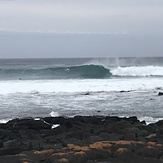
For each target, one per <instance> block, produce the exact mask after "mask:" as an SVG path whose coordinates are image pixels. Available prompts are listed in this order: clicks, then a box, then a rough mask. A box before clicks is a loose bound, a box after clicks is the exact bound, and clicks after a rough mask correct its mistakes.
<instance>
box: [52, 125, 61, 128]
mask: <svg viewBox="0 0 163 163" xmlns="http://www.w3.org/2000/svg"><path fill="white" fill-rule="evenodd" d="M59 126H60V124H55V125H52V129H53V128H57V127H59Z"/></svg>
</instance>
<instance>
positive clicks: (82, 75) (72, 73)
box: [0, 65, 111, 80]
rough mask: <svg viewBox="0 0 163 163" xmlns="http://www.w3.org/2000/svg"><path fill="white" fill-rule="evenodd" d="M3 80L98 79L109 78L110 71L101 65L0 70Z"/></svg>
mask: <svg viewBox="0 0 163 163" xmlns="http://www.w3.org/2000/svg"><path fill="white" fill-rule="evenodd" d="M0 76H1V78H3V79H10V78H11V79H23V80H28V79H29V80H34V79H87V78H88V79H96V78H97V79H98V78H108V77H110V76H111V73H110V70H109V69H107V68H105V67H104V66H101V65H79V66H68V67H66V66H65V67H47V68H37V69H36V68H34V69H32V68H23V69H22V68H21V69H0Z"/></svg>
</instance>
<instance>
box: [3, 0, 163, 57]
mask: <svg viewBox="0 0 163 163" xmlns="http://www.w3.org/2000/svg"><path fill="white" fill-rule="evenodd" d="M162 47H163V0H0V57H1V58H15V57H17V58H24V57H25V58H28V57H30V58H31V57H34V58H35V57H39V58H41V57H113V56H130V57H131V56H163V52H162Z"/></svg>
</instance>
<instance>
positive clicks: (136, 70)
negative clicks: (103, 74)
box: [110, 66, 163, 77]
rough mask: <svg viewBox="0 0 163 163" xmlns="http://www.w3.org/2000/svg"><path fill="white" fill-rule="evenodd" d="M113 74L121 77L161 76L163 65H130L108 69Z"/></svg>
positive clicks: (162, 74)
mask: <svg viewBox="0 0 163 163" xmlns="http://www.w3.org/2000/svg"><path fill="white" fill-rule="evenodd" d="M110 72H111V73H112V75H113V76H121V77H150V76H163V67H160V66H141V67H136V66H131V67H117V68H114V69H112V70H111V71H110Z"/></svg>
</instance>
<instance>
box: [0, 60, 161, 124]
mask: <svg viewBox="0 0 163 163" xmlns="http://www.w3.org/2000/svg"><path fill="white" fill-rule="evenodd" d="M161 91H163V58H157V57H156V58H64V59H1V60H0V122H6V121H7V120H9V119H13V118H23V117H35V118H36V117H45V116H68V117H73V116H75V115H87V116H88V115H90V116H92V115H102V116H103V115H104V116H107V115H109V116H122V117H123V116H126V117H129V116H137V117H138V118H139V119H140V120H146V121H147V123H151V122H155V121H158V120H160V119H162V118H163V102H162V101H163V96H158V92H161Z"/></svg>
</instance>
